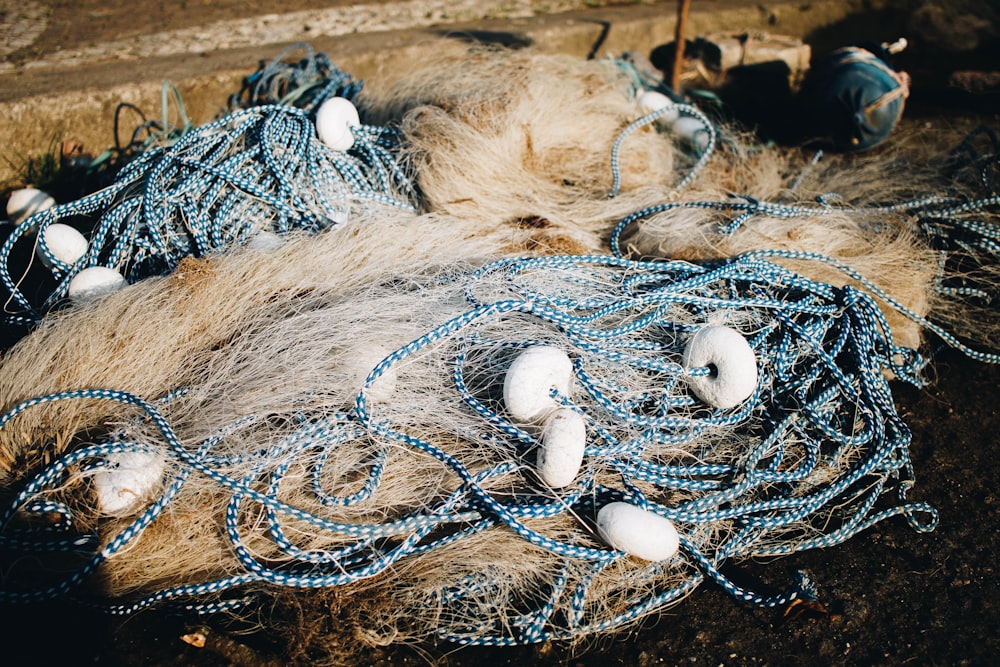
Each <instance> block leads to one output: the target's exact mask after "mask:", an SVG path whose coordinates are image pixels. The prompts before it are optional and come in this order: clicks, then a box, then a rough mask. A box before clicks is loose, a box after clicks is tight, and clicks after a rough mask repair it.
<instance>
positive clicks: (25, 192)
mask: <svg viewBox="0 0 1000 667" xmlns="http://www.w3.org/2000/svg"><path fill="white" fill-rule="evenodd" d="M55 205H56V200H55V199H53V198H52V197H51V196H50V195H49V194H48V193H47V192H42V191H41V190H38V189H36V188H21V189H20V190H14V191H13V192H11V193H10V198H9V199H8V200H7V219H8V220H10V222H11V223H12V224H15V225H16V224H18V223H20V222H21V221H22V220H24V219H25V218H27V217H28V216H29V215H32V214H33V213H38V212H39V211H44V210H45V209H47V208H52V207H53V206H55Z"/></svg>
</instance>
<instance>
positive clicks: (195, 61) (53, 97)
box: [0, 0, 884, 181]
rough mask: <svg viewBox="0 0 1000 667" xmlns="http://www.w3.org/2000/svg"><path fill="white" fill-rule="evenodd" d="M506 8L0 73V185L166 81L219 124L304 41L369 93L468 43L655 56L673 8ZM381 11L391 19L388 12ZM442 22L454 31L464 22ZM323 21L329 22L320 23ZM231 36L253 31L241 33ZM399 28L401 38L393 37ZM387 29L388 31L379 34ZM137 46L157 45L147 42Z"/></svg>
mask: <svg viewBox="0 0 1000 667" xmlns="http://www.w3.org/2000/svg"><path fill="white" fill-rule="evenodd" d="M395 4H396V5H409V4H410V3H406V2H404V3H395ZM438 4H439V3H438ZM473 4H475V3H473ZM480 4H482V3H480ZM506 4H507V5H508V11H507V12H506V13H505V14H503V15H502V16H501V17H500V18H490V17H488V16H487V17H480V18H477V19H475V20H471V21H451V22H448V21H444V22H438V23H436V24H434V25H429V24H428V21H427V20H426V17H424V18H421V17H420V15H419V14H418V13H414V14H413V15H412V16H411V19H412V20H411V22H410V23H409V24H406V22H405V21H403V23H400V21H401V19H398V17H397V19H394V20H393V21H389V20H388V18H387V20H386V21H384V22H383V25H382V26H381V27H379V29H377V30H376V29H373V27H372V24H371V23H370V22H367V23H363V24H361V27H359V28H358V29H364V30H367V32H360V33H351V34H335V35H330V34H316V33H319V32H320V31H319V30H314V29H310V30H309V31H308V32H307V33H305V34H302V35H301V37H298V38H296V39H295V40H292V41H291V42H288V41H280V42H274V43H270V42H268V43H256V44H254V45H252V46H240V45H239V44H242V43H243V41H245V38H240V39H232V38H228V39H224V36H222V35H220V36H218V39H217V40H216V41H215V42H213V40H212V39H209V38H208V37H206V38H205V39H206V40H207V41H206V42H205V43H206V44H207V43H216V42H217V43H219V44H223V45H230V46H232V45H236V46H233V48H226V49H223V50H213V51H211V52H208V51H199V50H197V49H191V48H187V47H184V48H178V49H177V52H175V53H166V54H163V53H161V52H160V51H156V50H155V49H153V50H152V51H150V54H147V55H141V56H137V57H135V58H132V59H123V58H122V54H121V50H120V48H119V47H120V44H118V43H112V44H111V45H110V46H108V45H105V47H106V48H104V49H103V50H102V48H101V47H100V46H99V45H93V46H87V47H85V48H82V49H77V50H76V51H75V52H74V53H75V54H76V55H74V56H73V57H65V56H60V57H42V58H41V59H39V60H37V61H31V62H27V63H25V64H23V65H22V66H19V67H12V66H7V67H6V68H0V117H2V118H3V123H2V124H0V181H3V180H6V179H10V178H12V177H13V175H14V169H13V167H14V165H15V164H17V162H18V161H19V160H20V159H23V157H25V156H29V155H37V154H40V153H43V152H45V151H46V150H49V149H50V148H51V147H52V146H53V145H54V144H55V143H56V142H57V141H58V140H73V141H77V142H80V143H82V144H83V145H84V146H85V148H86V150H87V151H89V152H93V153H97V152H100V151H101V150H103V149H104V148H106V147H108V146H110V145H112V144H113V142H114V137H113V134H112V132H113V117H114V111H115V108H116V107H117V106H118V104H119V103H121V102H128V103H130V104H134V105H136V106H137V107H139V108H140V109H143V110H144V111H145V113H146V114H147V116H150V117H159V116H160V115H161V87H162V83H163V81H164V80H170V81H171V82H173V83H174V84H175V85H176V86H177V88H178V90H179V91H180V94H181V96H182V99H183V101H184V105H185V107H186V111H187V114H188V116H189V117H190V118H191V120H192V121H193V122H195V123H201V122H204V121H206V120H208V119H210V118H211V117H213V116H214V115H215V114H217V113H218V112H219V110H220V109H221V108H222V107H223V105H224V104H225V101H226V97H227V96H228V95H229V94H230V93H232V92H234V91H236V90H237V89H238V88H239V86H240V83H241V81H242V79H243V77H244V76H246V75H247V74H249V73H251V72H252V71H253V70H254V69H255V67H256V64H257V62H258V61H260V60H261V59H269V58H272V57H274V56H276V55H277V54H278V53H280V51H281V50H282V49H283V48H284V47H286V46H288V45H289V44H290V43H294V42H295V41H300V40H307V41H309V43H310V44H312V46H313V47H314V48H315V49H316V50H318V51H323V52H325V53H327V54H328V55H329V56H330V58H331V59H332V60H333V62H334V63H335V64H336V65H337V66H338V67H340V68H341V69H342V70H344V71H346V72H349V73H351V74H352V75H353V76H354V77H355V78H358V79H362V80H364V81H365V85H366V87H369V88H371V87H373V86H378V85H379V83H380V81H385V80H389V79H391V78H393V77H394V76H397V75H398V73H400V72H405V71H406V70H407V68H411V67H413V65H414V63H415V62H419V61H420V60H421V59H424V58H426V57H428V56H429V55H432V54H433V55H439V54H441V53H443V52H448V51H451V52H458V51H460V50H462V49H464V48H466V46H467V43H468V42H470V41H487V42H498V43H516V44H528V43H530V44H532V45H533V47H534V48H538V49H541V50H544V51H548V52H562V53H569V54H573V55H578V56H580V57H586V56H587V55H594V56H598V57H599V56H605V55H620V54H621V53H622V52H624V51H627V50H635V51H640V52H646V53H648V52H649V51H650V50H651V49H653V48H654V47H656V46H657V45H661V44H664V43H667V42H671V41H673V35H674V29H675V20H676V14H675V8H676V4H675V3H673V2H660V3H655V4H634V5H627V6H608V7H595V8H589V9H571V10H567V9H566V7H567V6H568V5H567V4H566V3H563V4H560V3H550V4H549V5H547V6H548V7H550V8H551V11H552V12H553V13H542V14H540V13H537V10H535V11H532V10H523V11H514V9H516V8H517V3H506ZM522 4H523V3H522ZM528 4H531V3H528ZM574 4H576V5H579V4H581V3H579V2H577V3H574ZM873 4H875V5H879V4H884V3H878V2H874V3H873V2H871V1H869V2H862V1H861V0H847V1H845V0H814V1H812V2H808V3H803V2H800V1H789V0H781V1H778V2H772V3H769V4H767V5H766V7H765V6H764V5H761V4H759V3H756V2H747V1H745V0H714V1H707V0H706V1H700V2H695V3H694V6H693V7H692V10H691V14H690V18H689V28H688V35H690V36H694V35H698V34H702V33H705V32H709V31H718V30H740V31H743V30H747V31H768V32H772V33H781V34H788V35H795V36H800V37H805V36H807V35H809V34H810V33H812V32H814V31H818V30H821V29H823V28H826V27H828V26H830V25H833V24H836V23H838V22H841V21H844V20H846V19H848V17H850V16H853V15H856V14H857V13H859V12H861V11H862V10H863V9H864V10H866V11H871V9H872V6H873ZM380 6H384V7H386V8H388V7H389V6H390V4H389V3H386V4H383V5H380ZM511 7H513V8H514V9H510V8H511ZM495 13H496V12H494V14H495ZM470 14H474V12H472V9H469V10H468V12H467V14H465V15H470ZM435 16H438V15H431V18H432V19H433V18H434V17H435ZM449 16H450V18H451V19H454V18H461V17H462V16H464V15H463V14H460V13H453V14H451V15H449ZM490 16H492V14H491V15H490ZM366 20H367V19H366ZM268 21H269V22H270V25H271V26H272V27H274V29H273V30H272V31H271V32H270V33H268V34H274V35H278V36H282V37H290V36H292V35H293V34H296V33H295V32H294V30H290V29H281V30H279V29H277V27H276V26H277V25H278V24H280V23H282V22H288V23H292V24H294V25H300V24H301V23H302V16H301V13H296V12H293V13H290V14H287V15H273V16H271V17H269V18H268ZM328 21H332V19H329V16H328ZM258 22H259V21H258ZM239 25H241V26H243V28H241V29H245V30H250V28H247V27H246V25H247V24H245V23H240V24H239ZM331 25H332V24H331ZM399 25H408V26H409V27H403V28H399V27H395V26H399ZM227 26H229V27H232V26H231V25H230V24H228V23H224V22H213V23H211V24H209V25H208V26H203V29H204V31H207V32H212V31H215V32H220V31H221V32H224V31H226V30H227ZM387 26H388V27H394V29H382V28H385V27H387ZM334 32H338V31H336V30H334ZM339 32H342V31H339ZM195 33H197V31H195ZM258 36H259V35H258ZM145 39H146V40H147V41H149V42H150V43H153V42H156V43H162V40H161V39H160V38H158V37H155V36H147V37H146V38H145ZM81 54H83V55H81ZM129 58H131V56H129ZM3 158H6V159H3Z"/></svg>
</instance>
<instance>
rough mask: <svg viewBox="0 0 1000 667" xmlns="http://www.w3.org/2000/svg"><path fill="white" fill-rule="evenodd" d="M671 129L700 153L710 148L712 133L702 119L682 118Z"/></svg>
mask: <svg viewBox="0 0 1000 667" xmlns="http://www.w3.org/2000/svg"><path fill="white" fill-rule="evenodd" d="M671 129H672V130H673V132H674V134H676V135H677V136H679V137H681V138H682V139H684V140H685V141H687V142H688V143H690V144H691V145H692V146H694V147H695V148H696V149H697V150H699V151H704V150H705V149H706V148H708V140H709V137H710V136H711V131H710V130H709V128H707V127H706V126H705V123H703V122H702V121H701V120H700V119H698V118H694V117H693V116H681V117H680V118H678V119H677V120H675V121H674V122H673V124H672V125H671Z"/></svg>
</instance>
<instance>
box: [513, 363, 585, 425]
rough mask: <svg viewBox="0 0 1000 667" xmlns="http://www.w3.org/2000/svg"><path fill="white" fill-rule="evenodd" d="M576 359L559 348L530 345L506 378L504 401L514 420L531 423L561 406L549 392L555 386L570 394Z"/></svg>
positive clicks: (562, 392) (561, 392) (560, 390)
mask: <svg viewBox="0 0 1000 667" xmlns="http://www.w3.org/2000/svg"><path fill="white" fill-rule="evenodd" d="M572 378H573V362H572V361H571V360H570V358H569V355H567V354H566V353H565V352H563V351H562V350H561V349H559V348H558V347H553V346H551V345H536V346H535V347H529V348H528V349H526V350H525V351H524V352H522V353H521V354H520V355H518V357H517V358H516V359H515V360H514V363H512V364H511V365H510V368H509V369H508V370H507V375H506V376H505V377H504V380H503V402H504V405H506V406H507V411H508V412H510V415H511V417H513V418H514V421H515V422H517V423H521V424H530V423H536V422H538V421H540V420H541V419H542V418H543V417H545V415H547V414H548V413H549V412H551V411H552V410H554V409H555V408H557V407H559V404H558V403H557V402H556V400H555V399H554V398H552V397H551V396H550V395H549V392H550V391H551V390H552V389H553V388H555V389H556V391H558V392H559V393H560V394H564V395H569V388H570V382H571V380H572Z"/></svg>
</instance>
